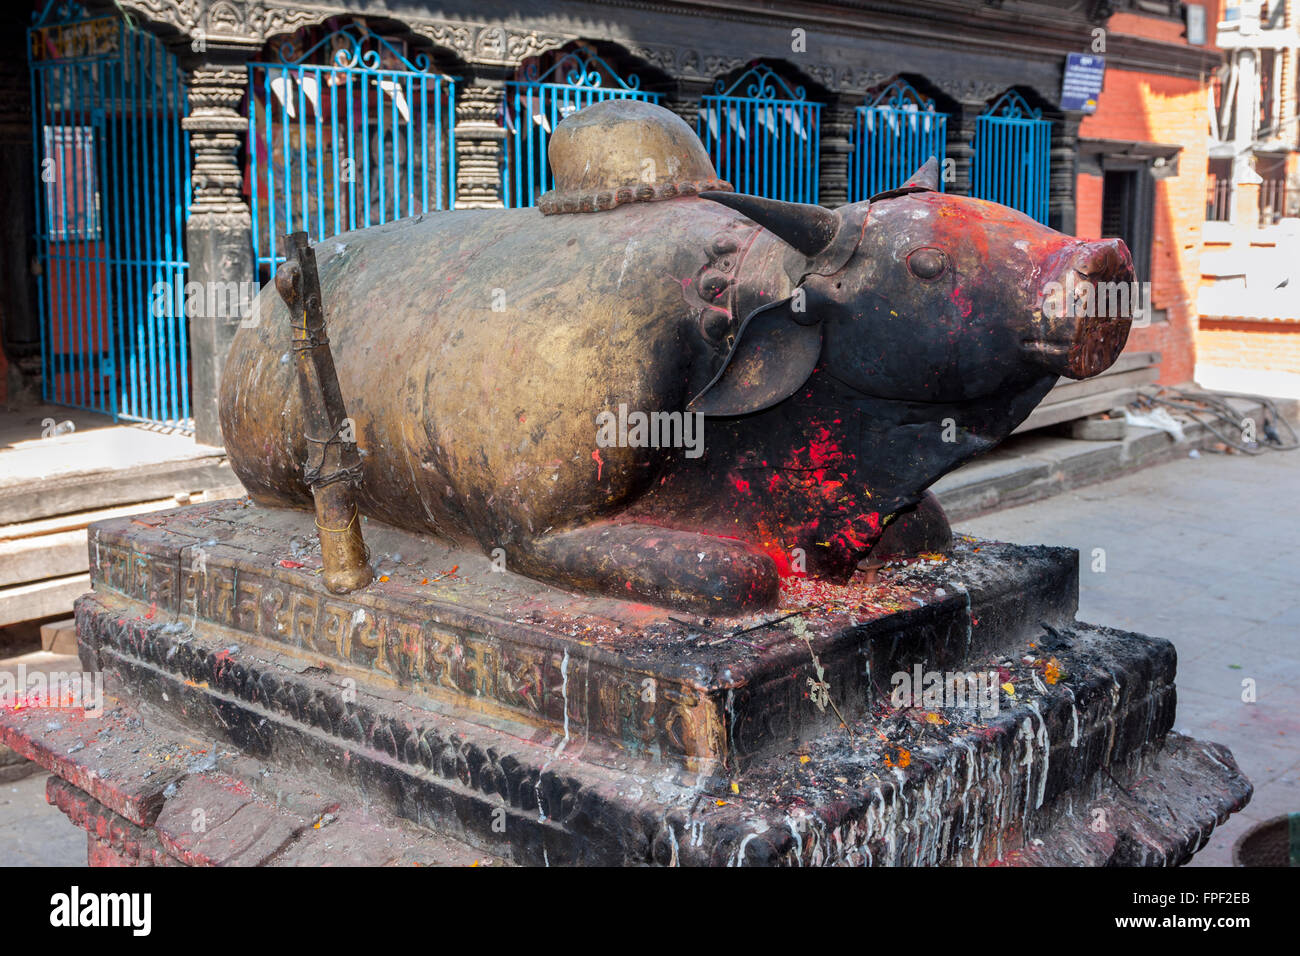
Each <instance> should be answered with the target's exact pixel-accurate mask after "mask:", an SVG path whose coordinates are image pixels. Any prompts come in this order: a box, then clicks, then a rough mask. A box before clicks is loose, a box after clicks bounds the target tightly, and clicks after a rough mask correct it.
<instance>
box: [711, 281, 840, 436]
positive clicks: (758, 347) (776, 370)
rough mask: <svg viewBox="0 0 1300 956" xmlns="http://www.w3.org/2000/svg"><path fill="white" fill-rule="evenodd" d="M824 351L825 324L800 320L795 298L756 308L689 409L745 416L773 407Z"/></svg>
mask: <svg viewBox="0 0 1300 956" xmlns="http://www.w3.org/2000/svg"><path fill="white" fill-rule="evenodd" d="M798 318H799V319H805V316H802V315H800V316H798ZM821 351H822V330H821V323H820V322H811V323H806V324H805V322H800V321H796V315H795V313H794V312H793V311H792V310H791V300H790V299H783V300H781V301H780V302H773V303H770V304H769V305H765V306H763V307H762V308H761V309H755V310H754V311H753V312H751V313H750V314H749V317H748V318H747V319H745V323H744V325H742V326H741V327H740V332H739V333H738V334H737V336H736V343H735V345H733V346H732V348H731V354H730V355H728V356H727V361H726V362H725V363H723V366H722V368H721V370H720V371H719V372H718V374H717V375H715V376H714V377H713V381H711V382H710V383H709V384H708V385H706V386H705V387H704V390H703V391H701V392H700V394H699V395H696V396H695V398H694V399H692V400H691V403H690V404H689V405H687V406H686V410H687V411H690V412H703V413H704V414H705V415H746V414H748V413H750V412H757V411H762V410H763V409H764V408H770V407H771V406H773V405H775V404H776V403H777V402H779V401H782V400H784V399H786V398H789V397H790V396H791V395H793V394H794V393H795V390H796V389H798V388H799V386H801V385H802V384H803V383H804V382H806V381H807V380H808V376H809V375H811V374H812V371H813V369H814V368H816V366H817V360H818V359H819V358H821Z"/></svg>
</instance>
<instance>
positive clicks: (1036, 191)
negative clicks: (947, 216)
mask: <svg viewBox="0 0 1300 956" xmlns="http://www.w3.org/2000/svg"><path fill="white" fill-rule="evenodd" d="M973 145H974V157H973V158H972V164H971V195H973V196H975V197H976V198H978V199H988V200H991V201H993V202H998V203H1002V205H1004V206H1010V207H1011V208H1012V209H1018V210H1020V211H1021V212H1023V213H1024V214H1025V215H1027V216H1029V217H1030V218H1032V219H1036V220H1037V221H1038V222H1041V223H1046V222H1047V216H1048V187H1049V179H1048V158H1049V155H1050V152H1051V148H1052V122H1051V120H1045V119H1043V118H1042V111H1041V110H1036V109H1031V108H1030V106H1029V104H1028V103H1026V102H1025V100H1024V98H1023V97H1022V96H1021V95H1020V94H1019V93H1017V92H1016V91H1015V90H1008V91H1007V92H1006V93H1003V94H1002V96H1001V97H999V98H998V101H997V102H996V103H994V104H993V105H992V106H991V107H989V108H988V110H987V111H985V113H984V114H983V115H982V116H979V117H978V118H977V119H976V120H975V142H974V144H973Z"/></svg>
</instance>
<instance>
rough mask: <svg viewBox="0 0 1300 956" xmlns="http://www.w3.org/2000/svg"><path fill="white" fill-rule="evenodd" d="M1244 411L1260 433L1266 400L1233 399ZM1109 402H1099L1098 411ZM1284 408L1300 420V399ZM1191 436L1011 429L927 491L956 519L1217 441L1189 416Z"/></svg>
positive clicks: (1047, 494) (1134, 431)
mask: <svg viewBox="0 0 1300 956" xmlns="http://www.w3.org/2000/svg"><path fill="white" fill-rule="evenodd" d="M1230 402H1231V404H1232V405H1233V407H1235V408H1237V409H1239V410H1240V412H1241V415H1242V418H1252V419H1254V420H1255V422H1256V425H1257V426H1258V427H1257V433H1258V434H1260V435H1263V427H1262V426H1263V406H1262V405H1261V404H1260V403H1259V402H1256V401H1248V400H1239V399H1231V400H1230ZM1109 407H1110V406H1109V405H1107V408H1105V409H1102V408H1098V409H1095V410H1096V411H1104V410H1107V409H1108V408H1109ZM1278 407H1279V410H1281V411H1282V412H1283V414H1285V415H1287V417H1288V419H1289V420H1291V421H1295V420H1296V417H1297V410H1298V409H1300V402H1296V401H1286V400H1281V401H1279V402H1278ZM1183 431H1184V434H1185V437H1186V441H1183V442H1178V441H1175V440H1174V439H1173V438H1172V437H1171V436H1170V435H1169V434H1167V433H1166V432H1164V431H1161V430H1159V429H1155V428H1138V427H1133V426H1130V427H1129V428H1127V429H1126V431H1125V434H1124V437H1123V438H1122V439H1118V440H1111V441H1084V440H1078V439H1071V438H1063V437H1059V436H1055V435H1051V434H1045V433H1041V432H1040V433H1031V434H1022V435H1013V436H1012V437H1011V438H1008V439H1007V440H1006V441H1004V442H1003V443H1002V444H1001V445H1000V446H998V448H996V449H994V450H993V451H992V452H990V453H989V454H987V455H984V456H983V457H981V458H978V459H976V460H975V461H973V462H971V463H970V464H968V465H964V466H963V467H961V468H958V469H957V470H955V471H953V472H950V473H949V474H947V475H945V476H944V477H942V478H940V479H939V480H938V481H937V482H935V483H934V484H933V485H932V486H931V487H930V490H931V491H933V492H934V494H935V495H936V496H937V497H938V499H939V502H940V504H942V505H943V508H944V511H945V512H947V514H948V517H949V519H950V520H952V521H961V520H962V519H964V518H973V517H975V516H976V515H981V514H985V513H987V512H990V511H997V510H1000V509H1002V508H1010V507H1015V506H1016V505H1022V504H1027V503H1029V502H1031V501H1038V500H1040V499H1042V498H1048V497H1051V496H1052V495H1055V494H1059V493H1061V492H1063V491H1068V490H1070V489H1072V488H1078V487H1081V486H1083V485H1088V484H1093V483H1095V482H1098V481H1106V480H1108V479H1110V478H1115V477H1117V476H1118V475H1120V474H1123V473H1125V472H1128V471H1134V470H1136V469H1138V468H1145V467H1147V466H1148V465H1154V464H1158V463H1160V462H1163V461H1169V460H1171V459H1173V458H1180V457H1184V456H1186V455H1187V454H1188V453H1189V452H1191V451H1192V450H1193V449H1205V448H1208V447H1210V446H1212V445H1213V444H1214V443H1215V442H1217V441H1218V439H1216V438H1215V437H1214V435H1213V434H1212V433H1211V432H1210V431H1209V429H1207V428H1206V427H1205V426H1203V425H1200V424H1197V423H1196V422H1184V423H1183Z"/></svg>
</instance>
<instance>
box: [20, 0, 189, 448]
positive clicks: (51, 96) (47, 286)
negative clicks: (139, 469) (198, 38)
mask: <svg viewBox="0 0 1300 956" xmlns="http://www.w3.org/2000/svg"><path fill="white" fill-rule="evenodd" d="M28 41H29V43H28V50H29V54H28V55H29V66H30V71H31V79H32V133H33V144H34V149H33V151H32V152H33V157H32V158H33V173H34V175H35V181H36V184H37V188H36V252H37V260H38V263H39V273H38V276H37V281H36V286H37V301H38V308H39V311H40V317H41V355H42V371H43V386H42V391H43V397H44V399H45V401H48V402H53V403H55V404H60V405H70V406H73V407H76V408H84V409H88V410H90V411H96V412H101V413H104V414H108V415H112V416H113V417H114V419H116V420H127V421H141V422H150V423H156V424H161V425H166V426H169V427H173V428H177V429H180V430H185V431H190V430H192V429H193V422H192V420H191V418H190V394H189V354H188V342H187V337H186V320H185V310H184V305H185V295H184V288H185V277H186V274H187V271H188V264H187V262H186V256H185V248H184V236H185V217H186V211H187V209H188V208H189V202H190V153H189V137H188V135H187V134H186V133H185V131H184V129H183V128H182V126H181V120H182V119H183V118H184V116H185V114H186V111H187V97H186V92H185V87H184V85H183V84H182V83H181V75H180V71H179V70H178V69H177V66H176V60H175V57H173V56H172V55H171V54H170V53H168V52H167V51H166V49H164V48H163V46H162V44H161V43H159V42H158V40H157V39H155V38H154V37H153V36H151V35H149V34H146V33H143V32H141V31H139V30H137V29H135V28H133V27H132V26H130V25H129V24H127V23H125V22H124V21H123V20H121V19H120V18H118V17H116V16H108V17H94V18H91V17H87V16H86V14H85V12H84V10H82V9H81V8H80V7H77V6H75V5H64V6H62V7H61V8H58V9H56V8H55V5H54V4H52V3H51V4H49V5H47V7H46V9H45V11H44V13H43V14H42V16H41V17H40V18H39V19H38V21H37V23H36V25H35V26H33V27H32V28H30V29H29V30H28Z"/></svg>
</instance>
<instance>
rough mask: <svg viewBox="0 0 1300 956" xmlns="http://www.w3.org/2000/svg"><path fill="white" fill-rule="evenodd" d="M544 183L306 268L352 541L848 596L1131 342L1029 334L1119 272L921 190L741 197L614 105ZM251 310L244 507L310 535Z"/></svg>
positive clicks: (610, 581)
mask: <svg viewBox="0 0 1300 956" xmlns="http://www.w3.org/2000/svg"><path fill="white" fill-rule="evenodd" d="M549 155H550V162H551V167H552V170H553V173H554V178H555V190H554V191H552V192H550V193H548V194H547V195H546V196H545V197H543V199H542V201H541V204H540V208H537V209H510V210H463V211H455V212H440V213H436V214H432V215H427V216H419V217H415V218H414V219H408V220H403V221H400V222H394V223H390V224H387V225H383V226H378V227H374V228H370V229H363V230H358V231H356V232H351V233H346V234H344V235H341V236H338V237H336V238H333V239H329V240H326V241H324V242H322V243H320V244H319V245H317V246H316V247H315V254H316V261H317V263H318V264H319V269H320V285H321V295H322V299H323V302H324V307H325V312H326V315H327V318H328V330H329V340H330V343H331V345H332V349H333V353H334V358H335V362H336V364H337V374H338V382H339V386H340V387H341V390H342V395H343V397H344V399H345V400H346V403H347V408H348V415H349V417H350V418H351V420H352V422H353V423H354V427H355V435H356V441H357V444H358V445H359V446H360V449H361V452H362V458H361V462H362V464H361V478H360V481H359V483H358V487H357V490H356V496H357V497H356V500H357V502H358V505H359V508H360V511H361V513H362V514H365V515H367V516H369V517H370V518H372V519H377V520H379V521H383V522H387V523H389V524H392V525H395V526H398V527H401V528H405V529H408V530H415V531H420V532H424V533H428V534H431V535H435V536H438V537H440V538H443V539H448V540H450V541H453V542H458V543H460V544H463V545H470V546H473V547H477V548H481V549H483V550H484V552H492V551H494V550H495V549H498V548H500V549H503V550H504V553H505V555H506V556H507V565H508V568H509V570H511V571H514V572H518V573H522V574H525V575H529V576H532V577H535V578H539V579H542V580H545V581H548V582H551V583H554V584H557V585H560V586H562V587H567V588H572V589H577V590H581V591H589V592H596V593H603V594H606V595H610V596H614V597H620V598H625V599H629V600H639V601H646V602H650V603H655V604H660V605H667V606H671V607H678V608H684V609H689V610H695V611H698V612H701V613H715V614H726V613H738V612H744V611H751V610H756V609H761V608H765V607H770V606H773V605H774V604H775V603H776V601H777V598H778V592H779V583H780V576H781V575H782V574H787V573H792V570H793V571H796V572H803V573H806V574H808V575H809V576H812V577H815V578H821V579H825V580H829V581H833V582H845V581H847V580H848V578H849V577H850V576H851V575H852V574H853V573H854V570H855V569H856V568H857V567H858V565H859V563H860V562H862V561H863V559H864V558H866V557H867V556H868V555H870V554H871V553H872V551H873V548H876V549H879V548H884V547H886V545H887V544H888V541H887V540H886V542H884V543H882V536H887V535H891V534H892V535H895V536H897V535H898V530H897V529H898V528H902V527H906V526H907V525H908V524H909V523H911V524H912V525H913V526H914V528H917V529H921V530H920V531H917V532H913V533H912V534H911V535H910V536H909V535H906V534H904V535H902V538H903V540H905V541H910V542H911V544H912V545H914V546H916V547H924V546H925V544H926V542H927V541H932V540H934V539H935V537H936V536H938V537H939V538H943V537H946V534H947V527H946V523H945V522H944V521H943V517H942V512H941V511H940V510H939V509H938V507H937V505H936V504H934V501H933V497H932V496H927V495H926V493H925V489H926V487H927V486H928V485H930V484H931V483H932V482H934V481H935V480H936V479H938V478H939V477H940V476H942V475H943V474H945V473H946V472H948V471H950V470H951V469H953V468H955V467H957V466H958V465H960V464H962V463H963V462H965V461H967V460H969V459H970V458H972V457H974V456H976V455H978V454H979V453H980V452H983V451H985V450H987V449H989V448H991V447H993V446H994V445H996V444H997V443H998V442H999V441H1001V440H1002V439H1003V438H1005V437H1006V436H1007V435H1008V434H1009V433H1010V432H1011V431H1012V430H1013V429H1014V428H1015V427H1016V426H1017V425H1018V424H1019V423H1020V422H1022V421H1023V420H1024V419H1025V417H1026V416H1027V415H1028V414H1029V413H1030V411H1031V410H1032V409H1033V408H1034V406H1035V405H1036V404H1037V403H1038V402H1039V401H1040V400H1041V399H1042V398H1043V396H1044V395H1045V394H1046V393H1047V391H1048V389H1050V388H1051V387H1052V385H1053V383H1055V382H1056V380H1057V378H1058V376H1061V375H1065V376H1068V377H1070V378H1084V377H1086V376H1090V375H1096V374H1097V373H1099V372H1101V371H1103V370H1104V369H1105V368H1107V367H1108V366H1109V365H1110V364H1111V363H1112V362H1113V361H1114V360H1115V359H1116V358H1117V357H1118V356H1119V353H1120V351H1121V350H1122V349H1123V347H1124V343H1125V340H1126V338H1127V336H1128V329H1129V325H1130V318H1131V317H1130V316H1128V315H1121V316H1111V317H1090V316H1083V317H1076V316H1075V315H1073V311H1074V310H1070V309H1061V308H1048V307H1047V303H1048V300H1049V299H1050V296H1051V291H1050V290H1052V289H1060V288H1062V287H1069V288H1074V287H1075V286H1076V285H1080V284H1083V283H1088V282H1092V283H1096V282H1125V283H1127V282H1131V281H1132V280H1133V269H1132V261H1131V258H1130V256H1129V253H1128V250H1127V249H1126V247H1125V246H1124V244H1123V243H1122V242H1120V241H1118V240H1113V239H1112V240H1104V241H1100V242H1082V241H1079V240H1076V239H1074V238H1071V237H1069V236H1066V235H1062V234H1061V233H1058V232H1055V231H1054V230H1052V229H1049V228H1046V227H1044V226H1042V225H1039V224H1038V223H1036V222H1034V221H1033V220H1031V219H1029V218H1028V217H1026V216H1024V215H1021V214H1020V213H1018V212H1016V211H1014V210H1012V209H1009V208H1006V207H1004V206H1000V205H997V204H994V203H990V202H985V201H981V200H978V199H971V198H966V197H958V196H949V195H945V194H943V193H941V192H939V191H938V182H937V165H936V163H935V162H934V160H931V161H930V162H928V163H926V165H925V166H924V167H922V168H921V169H920V170H919V171H918V172H917V173H916V174H915V175H914V176H912V178H911V179H909V180H908V181H907V182H906V183H905V184H904V185H903V186H901V187H900V188H898V189H894V190H891V191H889V192H886V193H882V194H880V195H877V196H874V197H872V198H871V199H870V200H869V201H867V202H858V203H850V204H848V205H845V206H841V207H840V208H838V209H835V210H830V209H825V208H822V207H820V206H812V205H800V204H793V203H787V202H777V201H773V200H769V199H762V198H758V197H755V196H748V195H740V194H737V193H734V192H732V191H731V187H730V186H729V185H728V184H726V183H723V182H720V181H719V180H718V178H717V174H716V172H715V171H714V169H713V167H712V165H711V164H710V162H709V160H708V158H707V155H706V153H705V151H704V149H703V147H702V145H701V143H700V141H699V140H698V139H697V138H696V136H695V135H694V133H693V132H692V131H691V130H690V128H689V127H687V126H686V124H685V123H683V122H682V121H681V120H680V119H679V118H677V117H676V116H675V115H674V114H672V113H670V112H668V111H667V110H664V109H661V108H659V107H657V106H654V105H651V104H648V103H641V102H635V101H628V100H612V101H608V102H602V103H597V104H595V105H593V106H589V107H587V108H586V109H584V110H581V111H579V112H577V113H574V114H572V115H570V116H569V117H567V118H566V119H565V120H564V121H563V122H562V123H560V124H559V125H558V127H557V128H556V130H555V134H554V136H553V138H552V140H551V145H550V154H549ZM254 309H255V310H256V311H255V314H254V318H253V321H251V322H249V323H247V324H246V327H245V328H242V329H241V330H240V331H239V333H238V335H237V337H236V339H235V341H234V345H233V347H232V350H231V353H230V357H229V360H228V362H227V364H226V366H225V371H224V374H223V385H222V396H221V416H222V427H223V430H224V433H225V441H226V447H227V449H228V452H229V455H230V460H231V464H232V465H233V467H234V469H235V471H236V473H237V474H238V476H239V478H240V480H241V481H242V482H243V483H244V486H245V487H246V489H247V490H248V492H249V494H250V495H251V496H252V498H253V499H254V500H255V501H256V502H258V503H260V504H266V505H277V506H289V507H310V504H311V496H310V493H309V490H308V486H307V485H306V484H305V483H304V477H303V470H304V467H303V463H304V461H305V460H306V459H307V456H308V450H309V449H308V447H307V442H306V440H305V439H304V434H303V432H304V421H303V408H302V406H301V400H300V398H299V394H298V390H297V389H296V388H295V385H294V366H293V363H291V362H289V361H287V359H286V358H285V356H287V355H288V353H289V351H290V323H289V318H288V314H287V312H286V310H285V306H284V304H283V303H282V302H281V301H280V299H279V298H278V297H277V296H276V294H275V293H274V291H271V290H268V291H265V292H263V293H262V294H261V295H260V296H259V298H258V300H257V301H256V302H255V304H254ZM918 504H919V505H920V507H919V508H918ZM894 519H897V521H896V523H895V526H894V527H889V526H890V524H891V521H892V520H894ZM887 529H888V530H887ZM878 553H879V551H877V554H878Z"/></svg>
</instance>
